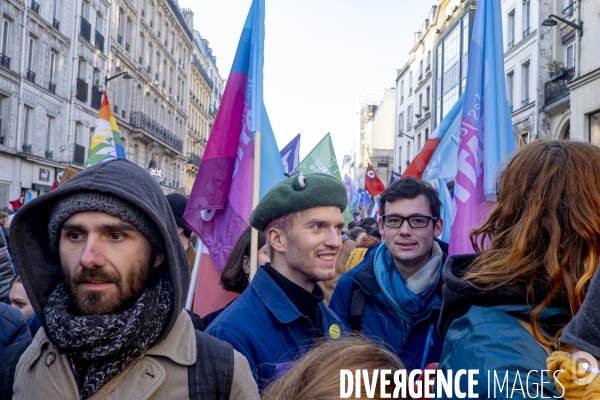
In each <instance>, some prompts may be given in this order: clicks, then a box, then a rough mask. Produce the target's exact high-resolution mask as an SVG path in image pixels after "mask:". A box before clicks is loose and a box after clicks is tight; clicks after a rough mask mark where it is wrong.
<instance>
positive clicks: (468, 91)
mask: <svg viewBox="0 0 600 400" xmlns="http://www.w3.org/2000/svg"><path fill="white" fill-rule="evenodd" d="M501 15H502V11H501V9H500V0H479V1H478V2H477V10H476V11H475V20H474V23H473V32H472V38H471V48H470V53H469V68H468V72H467V83H466V87H465V94H464V96H465V98H464V104H463V110H462V121H461V125H460V144H459V146H458V158H457V174H456V180H455V185H454V211H455V212H454V222H453V224H452V230H451V232H452V233H451V237H452V239H451V240H450V249H449V254H463V253H473V252H474V250H473V246H472V245H471V241H470V239H469V236H470V233H471V230H472V229H473V228H475V227H478V226H480V225H481V224H482V223H483V221H484V219H485V217H486V216H487V213H488V211H489V206H490V205H489V203H488V202H489V201H495V197H496V178H497V176H498V175H497V174H498V171H499V168H500V167H501V164H502V163H503V162H505V161H506V159H507V158H508V156H509V155H511V153H513V152H514V150H515V148H516V146H515V139H514V136H513V129H512V123H511V117H510V107H509V105H508V100H507V98H506V90H505V85H504V52H503V47H502V21H501Z"/></svg>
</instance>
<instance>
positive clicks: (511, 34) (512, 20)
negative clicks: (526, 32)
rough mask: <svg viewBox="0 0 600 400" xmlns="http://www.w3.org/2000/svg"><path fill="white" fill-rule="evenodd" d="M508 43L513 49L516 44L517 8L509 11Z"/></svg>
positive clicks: (507, 22)
mask: <svg viewBox="0 0 600 400" xmlns="http://www.w3.org/2000/svg"><path fill="white" fill-rule="evenodd" d="M506 25H507V26H506V30H507V32H506V34H507V37H506V43H508V49H511V48H512V47H513V46H514V45H515V10H514V8H513V9H512V10H511V11H510V12H509V13H508V19H507V21H506Z"/></svg>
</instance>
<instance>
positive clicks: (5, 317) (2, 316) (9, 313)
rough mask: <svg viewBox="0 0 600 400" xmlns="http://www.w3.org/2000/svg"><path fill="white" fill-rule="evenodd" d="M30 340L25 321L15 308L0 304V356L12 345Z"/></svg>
mask: <svg viewBox="0 0 600 400" xmlns="http://www.w3.org/2000/svg"><path fill="white" fill-rule="evenodd" d="M27 339H31V333H29V329H28V328H27V319H26V318H25V316H24V315H23V314H22V313H21V311H19V310H18V309H17V308H15V307H13V306H9V305H7V304H4V303H0V355H2V353H3V352H4V349H5V348H7V347H8V346H10V345H11V344H13V343H17V342H20V341H22V340H27Z"/></svg>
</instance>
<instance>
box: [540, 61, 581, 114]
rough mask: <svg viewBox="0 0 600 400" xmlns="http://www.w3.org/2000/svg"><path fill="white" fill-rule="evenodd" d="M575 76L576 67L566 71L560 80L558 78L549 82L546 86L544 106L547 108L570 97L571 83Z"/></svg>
mask: <svg viewBox="0 0 600 400" xmlns="http://www.w3.org/2000/svg"><path fill="white" fill-rule="evenodd" d="M574 76H575V67H573V68H569V69H566V70H564V72H563V73H561V75H560V79H557V78H556V77H555V78H553V79H552V80H550V81H548V82H546V83H545V85H544V103H545V104H544V105H545V107H547V106H548V105H549V104H552V103H554V102H555V101H557V100H559V99H561V98H563V97H565V96H568V95H569V93H570V90H569V87H568V85H569V82H571V80H573V77H574Z"/></svg>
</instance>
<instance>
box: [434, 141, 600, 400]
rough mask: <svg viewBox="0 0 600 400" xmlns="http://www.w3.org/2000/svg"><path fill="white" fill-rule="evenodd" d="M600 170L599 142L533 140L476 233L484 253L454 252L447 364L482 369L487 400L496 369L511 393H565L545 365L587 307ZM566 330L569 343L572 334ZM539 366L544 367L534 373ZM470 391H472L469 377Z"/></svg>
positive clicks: (447, 302)
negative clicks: (573, 320) (584, 305)
mask: <svg viewBox="0 0 600 400" xmlns="http://www.w3.org/2000/svg"><path fill="white" fill-rule="evenodd" d="M598 171H600V147H597V146H595V145H593V144H591V143H582V142H575V141H558V140H544V139H538V140H535V141H533V142H531V143H529V144H526V145H525V146H523V147H522V148H520V149H519V150H518V151H517V153H516V154H515V156H514V158H513V159H512V160H511V161H510V163H509V164H508V165H507V166H506V168H505V169H504V170H503V171H502V172H501V173H500V176H499V179H498V191H497V203H495V204H494V205H493V207H492V209H491V211H490V214H489V216H488V218H487V219H486V220H485V222H484V223H483V224H482V225H481V226H480V227H478V228H476V229H474V230H473V231H472V233H471V241H472V242H473V245H474V248H475V250H476V254H470V255H454V256H451V257H449V258H448V261H447V263H446V265H445V266H444V270H443V280H444V290H443V293H444V302H443V306H442V313H441V316H440V324H439V328H440V332H441V334H442V336H443V337H444V338H445V342H444V350H443V352H442V356H441V359H440V364H439V368H440V369H441V370H442V371H443V372H445V373H447V372H448V371H449V370H453V371H457V370H461V369H463V368H464V369H469V370H471V369H474V370H479V377H478V384H477V385H476V386H475V387H474V390H473V392H474V394H475V395H479V397H480V398H481V397H482V396H483V397H487V393H488V385H491V384H493V382H489V381H488V372H490V373H492V372H491V371H502V374H503V375H502V379H504V377H505V376H506V377H507V380H506V381H505V383H506V384H507V386H508V387H509V388H511V390H512V388H513V387H515V386H516V387H517V388H518V387H523V389H519V390H524V391H525V392H528V393H530V396H532V397H534V396H539V397H546V398H548V397H552V396H554V397H555V398H559V396H560V395H561V390H560V389H559V390H557V388H556V387H555V385H549V384H548V380H549V379H548V378H549V377H548V376H547V375H546V372H544V371H543V370H544V369H546V359H547V357H548V354H549V353H551V352H552V350H553V348H554V349H555V350H559V349H564V348H563V347H562V346H563V345H561V344H560V343H559V341H558V339H559V337H561V336H560V335H561V331H562V330H563V328H564V327H565V325H566V324H567V323H568V322H569V320H571V318H573V316H574V315H575V314H576V313H577V312H578V310H579V309H580V305H581V303H582V302H583V300H584V298H585V297H586V292H587V291H588V290H587V287H588V284H589V282H590V279H591V278H592V276H593V275H594V273H595V271H596V270H597V268H598V263H599V262H600V241H598V238H599V237H600V208H599V205H600V174H598ZM590 294H593V295H597V293H590ZM593 297H595V296H593ZM584 316H585V314H584V315H582V317H584ZM564 332H565V334H567V336H565V337H563V338H562V339H561V340H564V339H565V338H567V337H569V333H570V332H572V331H571V329H565V331H564ZM590 334H593V335H596V336H597V332H595V331H594V333H591V332H590ZM565 343H568V344H572V345H581V344H580V343H578V342H573V341H571V340H570V339H566V341H565ZM534 370H537V371H540V373H531V374H529V372H530V371H534ZM505 371H506V372H505ZM542 374H543V375H542ZM491 376H492V377H493V374H492V375H491ZM523 377H526V378H527V379H523ZM492 379H493V378H492ZM551 380H552V379H551ZM542 382H545V383H546V384H545V385H544V384H543V383H542ZM460 388H461V390H466V389H467V380H466V379H464V380H461V382H460ZM469 388H470V385H469ZM469 390H470V389H469ZM532 397H531V398H532ZM442 398H445V397H442ZM496 398H502V399H509V398H511V395H510V393H508V392H506V393H502V394H498V397H496ZM513 398H514V397H513Z"/></svg>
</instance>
